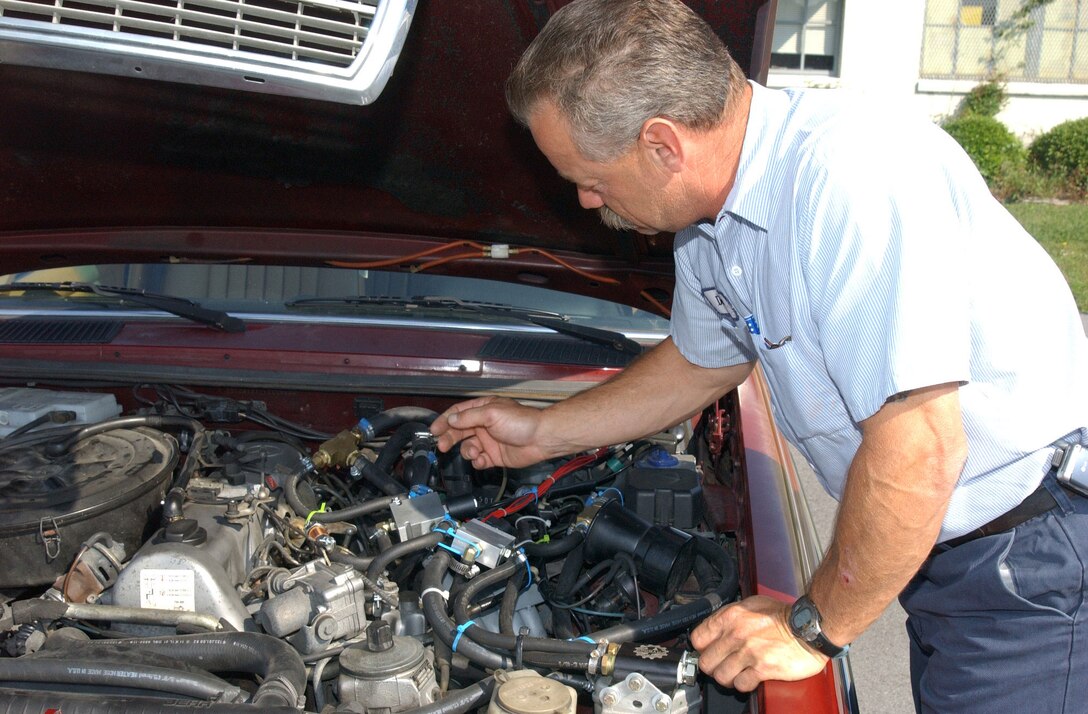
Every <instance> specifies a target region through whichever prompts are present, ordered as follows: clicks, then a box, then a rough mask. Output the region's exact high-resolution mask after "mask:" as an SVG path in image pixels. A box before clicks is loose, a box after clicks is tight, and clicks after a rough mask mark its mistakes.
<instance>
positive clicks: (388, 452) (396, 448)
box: [374, 419, 434, 473]
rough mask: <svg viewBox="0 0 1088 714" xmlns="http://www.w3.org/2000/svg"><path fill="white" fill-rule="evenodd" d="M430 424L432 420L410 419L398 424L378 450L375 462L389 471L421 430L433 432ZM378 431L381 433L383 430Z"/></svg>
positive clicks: (385, 470)
mask: <svg viewBox="0 0 1088 714" xmlns="http://www.w3.org/2000/svg"><path fill="white" fill-rule="evenodd" d="M431 421H434V420H433V419H432V420H431ZM430 425H431V422H430V421H428V422H426V423H424V422H422V421H409V422H405V423H404V424H401V425H400V426H398V427H397V430H396V431H394V432H393V433H392V434H390V435H389V440H388V441H386V442H385V445H384V446H382V448H381V450H379V451H378V458H376V459H374V463H375V464H376V465H377V466H378V468H380V469H381V470H382V471H384V472H386V473H389V472H390V471H391V470H392V468H393V464H395V463H397V459H398V458H400V453H401V452H402V451H404V448H405V447H406V446H408V443H409V442H411V441H412V438H413V437H414V436H415V435H416V434H418V433H420V432H426V433H428V434H430V433H431V432H430ZM377 433H379V434H380V433H381V432H377Z"/></svg>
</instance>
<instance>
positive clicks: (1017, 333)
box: [672, 84, 1088, 540]
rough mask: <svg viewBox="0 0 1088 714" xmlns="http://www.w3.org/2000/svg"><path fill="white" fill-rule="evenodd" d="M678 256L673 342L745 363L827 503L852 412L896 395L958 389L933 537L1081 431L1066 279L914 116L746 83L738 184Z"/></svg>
mask: <svg viewBox="0 0 1088 714" xmlns="http://www.w3.org/2000/svg"><path fill="white" fill-rule="evenodd" d="M675 257H676V278H677V280H676V282H677V288H676V295H675V298H674V309H673V315H672V336H673V339H674V341H675V342H676V345H677V346H678V348H679V349H680V351H681V353H682V354H683V355H684V356H685V357H686V358H687V359H688V360H690V361H691V362H693V363H694V364H698V365H701V366H705V367H720V366H725V365H729V364H736V363H739V362H745V361H750V360H752V359H758V360H759V362H760V364H761V365H762V366H763V368H764V371H765V373H766V375H767V380H768V382H769V383H770V388H771V394H772V401H773V409H774V415H775V420H776V422H777V423H778V425H779V427H780V428H781V429H782V431H783V433H784V434H785V435H786V437H787V438H788V439H789V440H790V441H791V442H792V443H793V444H795V445H796V446H797V448H798V449H799V450H800V451H801V453H802V454H804V456H805V457H806V458H807V459H808V460H809V461H810V462H811V464H812V465H813V467H814V469H815V470H816V472H817V474H818V475H819V477H820V479H821V481H822V482H823V484H824V486H825V487H826V488H827V490H828V492H829V493H830V494H831V495H832V496H834V497H836V498H839V497H841V495H842V491H843V483H844V481H845V478H846V474H847V469H848V468H849V466H850V462H851V461H852V460H853V458H854V454H855V452H856V451H857V448H858V446H859V445H860V443H861V431H860V429H859V427H858V424H859V422H861V421H862V420H864V419H866V418H868V417H870V416H872V415H873V414H874V413H875V412H876V411H877V410H878V409H880V408H881V406H882V405H883V404H884V403H885V402H886V401H887V399H888V398H889V397H891V396H892V395H894V394H897V393H899V392H903V391H907V390H910V389H915V388H919V387H925V386H929V385H934V384H943V383H948V382H960V383H961V384H962V385H963V386H962V387H961V389H960V401H961V406H962V410H963V422H964V427H965V429H966V432H967V436H968V444H969V455H968V459H967V464H966V467H965V468H964V471H963V474H962V476H961V478H960V482H959V484H958V486H957V488H956V491H955V494H954V495H953V497H952V502H951V504H950V507H949V510H948V514H947V516H946V518H945V521H944V527H943V529H942V532H941V536H940V539H941V540H947V539H949V538H953V537H955V536H957V535H961V534H963V533H966V532H968V531H970V530H972V529H974V528H977V527H978V526H980V525H982V524H983V523H986V522H988V521H990V520H992V519H993V518H995V517H996V516H998V515H1000V514H1002V513H1004V512H1005V511H1007V510H1009V509H1010V508H1012V507H1013V506H1015V505H1016V504H1018V503H1019V502H1020V501H1021V500H1023V499H1024V498H1025V497H1026V496H1027V495H1028V494H1029V493H1031V491H1033V490H1034V489H1035V488H1036V486H1037V485H1038V484H1039V482H1040V481H1041V479H1042V476H1043V475H1044V474H1045V472H1046V468H1047V463H1048V461H1049V459H1050V458H1051V455H1052V453H1053V450H1052V449H1050V448H1047V447H1048V445H1049V444H1051V443H1052V442H1054V441H1055V440H1057V439H1059V438H1061V437H1063V436H1065V435H1067V434H1069V433H1070V432H1073V431H1076V430H1078V429H1081V432H1080V434H1079V436H1080V438H1081V439H1082V440H1086V439H1088V431H1086V430H1084V429H1083V428H1084V427H1086V426H1088V340H1086V339H1085V336H1084V330H1083V327H1082V325H1081V322H1080V318H1079V314H1078V312H1077V310H1076V306H1075V304H1074V302H1073V298H1072V295H1071V293H1070V291H1069V288H1068V286H1067V284H1066V282H1065V280H1064V278H1063V277H1062V275H1061V274H1060V272H1059V271H1058V269H1057V268H1056V267H1055V265H1054V263H1053V262H1052V261H1051V260H1050V258H1049V256H1047V255H1046V253H1045V252H1044V251H1043V250H1042V248H1040V246H1039V245H1038V243H1037V242H1036V241H1035V240H1034V239H1033V238H1032V237H1031V236H1030V235H1028V234H1027V233H1026V232H1025V231H1024V230H1023V229H1022V228H1021V226H1020V224H1019V223H1017V221H1016V220H1015V219H1014V218H1013V217H1012V216H1011V215H1009V213H1008V212H1007V211H1006V210H1005V209H1004V208H1003V207H1002V206H1001V204H1000V203H999V202H997V201H996V200H994V198H993V197H992V196H991V195H990V192H989V191H988V190H987V188H986V185H985V183H984V182H983V180H982V178H981V177H980V176H979V174H978V172H977V171H976V170H975V168H974V165H973V164H972V163H971V160H970V159H969V158H968V157H967V155H966V154H964V152H963V151H962V150H961V149H960V148H959V146H958V145H957V144H956V143H955V142H954V141H953V140H952V139H950V138H949V137H948V136H947V135H946V134H945V133H944V132H943V131H941V130H940V129H939V128H937V127H936V126H934V125H932V124H930V123H928V122H926V121H924V120H918V119H911V118H908V117H902V116H895V115H891V114H890V113H888V112H884V111H881V110H880V109H879V108H874V107H871V106H866V105H865V104H864V103H862V102H860V101H858V100H857V99H856V98H853V97H851V96H850V95H849V94H846V93H843V92H839V91H826V90H815V91H813V90H809V91H789V90H786V91H775V90H770V89H766V88H763V87H761V86H759V85H756V84H753V96H752V106H751V110H750V114H749V120H748V128H747V132H746V134H745V139H744V146H743V149H742V154H741V158H740V166H739V169H738V172H737V179H736V183H735V185H734V186H733V189H732V191H731V192H730V194H729V196H728V198H727V199H726V202H725V205H724V207H723V208H722V211H721V213H719V215H718V217H717V220H716V221H715V222H714V223H710V222H705V223H701V224H697V225H694V226H691V227H689V228H688V229H686V230H684V231H682V232H681V233H679V234H678V235H677V237H676V243H675ZM746 318H747V319H746ZM756 330H758V332H756ZM1086 443H1088V442H1086Z"/></svg>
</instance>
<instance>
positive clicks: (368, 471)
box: [352, 456, 408, 496]
mask: <svg viewBox="0 0 1088 714" xmlns="http://www.w3.org/2000/svg"><path fill="white" fill-rule="evenodd" d="M352 468H353V469H358V472H359V476H361V477H362V478H363V479H364V480H365V481H366V482H367V483H369V484H370V485H371V486H374V487H375V488H377V489H378V490H379V491H381V492H382V493H384V494H385V495H386V496H399V495H401V494H402V493H406V492H407V491H408V489H407V488H405V486H404V484H402V483H401V482H400V481H398V480H396V479H395V478H393V477H392V476H391V475H389V471H388V470H387V469H383V468H382V467H381V466H378V464H377V463H375V462H373V461H371V460H370V459H368V458H366V457H365V456H360V457H359V458H358V459H356V460H355V463H354V464H352Z"/></svg>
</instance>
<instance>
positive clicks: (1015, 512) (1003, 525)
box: [929, 484, 1058, 558]
mask: <svg viewBox="0 0 1088 714" xmlns="http://www.w3.org/2000/svg"><path fill="white" fill-rule="evenodd" d="M1057 505H1058V502H1057V501H1056V500H1055V499H1054V496H1053V494H1051V493H1050V491H1048V490H1047V488H1046V486H1044V485H1043V484H1039V488H1037V489H1035V490H1034V491H1032V493H1031V495H1030V496H1028V497H1027V498H1025V499H1024V500H1023V501H1021V502H1020V505H1019V506H1016V507H1015V508H1013V509H1012V510H1010V511H1006V512H1005V513H1003V514H1002V515H1000V516H998V517H997V518H995V519H993V520H992V521H990V522H989V523H987V524H985V525H983V526H979V527H978V528H976V529H975V530H973V531H971V532H970V533H965V534H963V535H961V536H957V537H956V538H952V539H951V540H946V541H945V542H943V543H938V544H937V545H935V546H933V550H931V551H930V552H929V557H931V558H932V557H934V556H936V555H940V554H941V553H944V552H946V551H949V550H952V549H953V548H955V547H956V546H959V545H963V544H964V543H970V542H971V541H973V540H977V539H979V538H983V537H985V536H990V535H995V534H997V533H1004V532H1005V531H1011V530H1012V529H1013V528H1016V527H1017V526H1018V525H1020V524H1021V523H1023V522H1024V521H1028V520H1031V519H1032V518H1035V516H1039V515H1042V514H1044V513H1046V512H1047V511H1049V510H1050V509H1051V508H1054V506H1057Z"/></svg>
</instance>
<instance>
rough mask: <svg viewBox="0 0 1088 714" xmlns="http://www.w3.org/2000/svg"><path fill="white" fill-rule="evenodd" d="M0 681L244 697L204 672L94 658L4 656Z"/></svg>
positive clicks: (198, 696)
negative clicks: (118, 662)
mask: <svg viewBox="0 0 1088 714" xmlns="http://www.w3.org/2000/svg"><path fill="white" fill-rule="evenodd" d="M0 682H4V683H6V684H7V685H8V686H10V685H12V684H23V683H26V684H30V683H33V684H59V685H66V686H71V685H90V686H96V687H103V686H108V687H127V688H129V689H143V690H148V691H154V692H163V693H164V694H172V695H174V696H181V697H191V698H193V699H201V700H204V701H223V700H226V701H229V702H239V701H243V700H245V697H246V695H245V692H243V691H242V690H241V689H239V688H238V687H236V686H234V685H232V684H230V683H228V682H226V681H224V680H222V679H220V678H219V677H216V676H215V675H212V674H207V673H205V672H189V671H185V670H179V669H170V668H167V667H154V666H150V665H145V664H132V663H125V664H117V663H112V662H103V661H101V660H96V659H40V658H35V657H19V658H3V659H0Z"/></svg>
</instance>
